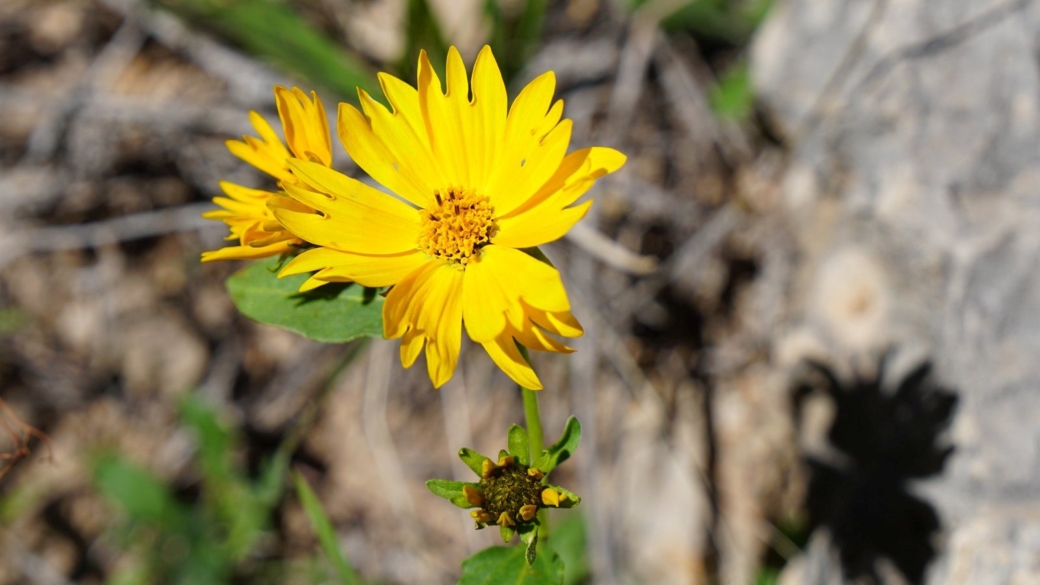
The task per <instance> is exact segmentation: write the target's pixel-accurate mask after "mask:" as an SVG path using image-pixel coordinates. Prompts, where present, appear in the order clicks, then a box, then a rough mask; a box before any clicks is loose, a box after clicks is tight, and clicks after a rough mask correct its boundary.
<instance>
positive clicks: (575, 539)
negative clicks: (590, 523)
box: [552, 512, 591, 585]
mask: <svg viewBox="0 0 1040 585" xmlns="http://www.w3.org/2000/svg"><path fill="white" fill-rule="evenodd" d="M552 528H553V531H552V548H553V550H555V551H556V552H557V553H559V555H560V558H561V559H563V566H564V568H565V571H564V578H563V583H564V585H577V584H578V583H584V582H586V581H587V580H588V578H589V575H590V574H591V573H590V569H589V559H588V535H587V534H586V530H585V518H584V517H582V515H581V513H579V512H569V513H568V512H564V513H559V514H553V526H552Z"/></svg>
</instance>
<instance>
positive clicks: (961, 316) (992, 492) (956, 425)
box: [752, 0, 1040, 583]
mask: <svg viewBox="0 0 1040 585" xmlns="http://www.w3.org/2000/svg"><path fill="white" fill-rule="evenodd" d="M1038 33H1040V7H1038V5H1037V3H1036V2H1032V1H1029V0H1015V1H1010V2H1009V1H1007V0H1004V1H992V0H945V1H942V2H939V1H935V0H890V1H885V0H876V1H874V2H868V1H865V0H788V1H786V2H783V3H782V4H780V5H778V6H777V7H776V9H775V10H774V12H773V14H772V15H771V16H770V18H769V20H768V21H767V22H766V24H765V25H764V27H763V29H762V30H761V31H760V34H759V36H758V37H757V39H756V42H755V44H754V47H753V53H752V72H753V79H754V82H755V85H756V88H757V91H758V93H759V96H760V98H761V105H762V106H763V108H764V110H765V111H766V113H767V115H768V117H769V119H770V120H771V121H772V122H773V124H774V125H775V128H776V130H777V132H778V133H779V134H780V135H781V136H782V137H783V138H784V140H785V141H786V142H787V144H788V146H789V149H790V153H791V162H790V166H789V169H788V171H787V177H786V180H785V181H784V184H783V195H784V200H785V204H786V205H785V210H786V213H787V216H788V217H787V219H788V220H789V222H790V224H791V225H792V226H793V229H794V230H795V231H796V232H797V233H798V235H799V236H798V237H799V239H800V244H801V247H802V252H803V253H804V257H803V260H802V262H801V266H800V268H799V269H798V270H799V271H800V274H799V275H798V278H799V281H800V282H806V283H809V284H808V285H807V286H805V287H796V289H795V291H794V292H792V298H791V299H790V301H791V304H792V306H794V307H796V308H797V310H796V311H795V314H794V315H793V316H792V318H791V319H790V323H789V325H790V326H791V327H792V328H793V329H797V330H798V331H799V332H800V334H804V333H805V331H806V330H809V331H810V332H811V334H812V335H814V336H815V337H817V338H818V339H820V340H821V341H822V342H824V343H825V345H826V346H827V347H829V348H831V349H830V352H831V353H832V358H834V359H847V358H849V357H850V356H862V355H864V354H866V353H870V352H872V351H879V350H880V349H881V348H883V347H887V346H893V345H895V346H897V347H901V348H907V347H911V348H917V349H918V350H919V353H920V352H921V351H923V352H924V353H926V354H927V355H929V356H930V357H931V358H932V359H933V360H934V361H935V363H936V374H937V376H938V377H939V378H940V379H941V380H942V382H943V383H944V384H945V385H947V386H949V387H952V388H954V389H956V390H957V391H958V393H959V395H960V403H959V408H958V410H957V413H956V417H955V420H954V422H953V425H952V428H951V432H950V440H951V441H952V443H953V444H954V446H955V449H956V450H955V451H954V453H953V455H952V456H951V457H950V458H949V459H948V461H947V464H946V467H945V470H944V471H943V473H942V474H941V475H939V476H937V477H934V478H930V479H928V480H927V481H924V482H922V483H921V485H919V486H916V487H917V488H919V491H920V493H923V494H925V497H926V499H928V501H929V502H931V503H932V504H933V505H934V506H935V507H936V509H937V511H938V512H939V515H940V517H941V518H942V522H943V525H944V530H943V536H942V538H941V539H940V543H939V544H940V551H941V552H940V554H939V555H938V557H937V558H936V560H935V561H934V562H933V563H932V565H931V567H930V569H929V571H928V576H927V578H926V582H928V583H1038V582H1040V574H1038V568H1037V567H1038V566H1040V504H1038V502H1040V359H1038V356H1040V103H1038V100H1040V67H1038V59H1037V49H1036V47H1037V43H1038V41H1040V34H1038ZM850 263H853V264H855V265H856V266H859V267H861V269H855V270H849V269H848V268H849V265H850ZM842 267H845V269H844V270H843V269H842ZM814 546H817V545H816V544H815V543H814ZM820 558H823V559H824V561H823V562H826V560H827V558H828V557H827V556H826V555H823V556H820V555H815V560H814V561H813V562H814V563H818V562H820V561H819V559H820ZM832 562H833V561H832ZM801 565H803V566H804V565H805V563H804V562H803V563H801ZM883 572H888V571H887V570H886V571H883ZM825 573H827V571H822V570H814V571H809V572H806V571H802V574H803V575H810V574H817V575H821V574H825ZM788 578H789V579H791V578H792V577H788ZM801 582H810V583H824V582H828V579H824V578H821V579H811V578H808V577H807V578H805V579H802V580H801Z"/></svg>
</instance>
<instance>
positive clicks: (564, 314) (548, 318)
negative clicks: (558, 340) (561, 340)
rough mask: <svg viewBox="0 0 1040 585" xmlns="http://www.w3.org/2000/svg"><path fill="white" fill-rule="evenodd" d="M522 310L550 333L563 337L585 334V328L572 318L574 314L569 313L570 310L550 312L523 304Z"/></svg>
mask: <svg viewBox="0 0 1040 585" xmlns="http://www.w3.org/2000/svg"><path fill="white" fill-rule="evenodd" d="M524 312H525V314H526V315H527V316H528V317H530V319H531V320H532V321H534V322H535V323H536V324H537V325H538V326H539V327H541V328H542V329H545V330H546V331H548V332H550V333H555V334H556V335H562V336H564V337H581V336H582V335H585V330H584V329H582V327H581V323H578V320H577V319H575V318H574V315H571V313H570V311H559V312H555V313H551V312H549V311H541V310H538V309H535V308H533V307H529V306H527V305H524Z"/></svg>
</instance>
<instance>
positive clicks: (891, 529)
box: [795, 357, 958, 583]
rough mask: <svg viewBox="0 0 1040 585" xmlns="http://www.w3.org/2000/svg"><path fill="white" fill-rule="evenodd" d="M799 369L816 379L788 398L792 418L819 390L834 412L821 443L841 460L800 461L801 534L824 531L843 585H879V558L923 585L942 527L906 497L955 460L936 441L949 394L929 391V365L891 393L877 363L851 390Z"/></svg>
mask: <svg viewBox="0 0 1040 585" xmlns="http://www.w3.org/2000/svg"><path fill="white" fill-rule="evenodd" d="M807 365H808V366H809V368H810V370H811V372H812V373H813V374H815V375H813V376H809V377H807V378H806V379H804V380H803V381H802V382H801V383H800V384H799V385H798V386H797V388H796V391H795V412H796V416H800V414H801V409H802V405H803V402H804V400H805V398H806V397H807V396H808V395H809V394H810V393H812V392H813V391H814V390H817V389H820V390H824V391H825V392H826V393H827V394H828V395H829V396H830V397H831V398H832V399H833V400H834V403H835V407H836V412H835V416H834V421H833V422H832V424H831V427H830V431H829V433H828V440H829V442H830V445H831V447H832V448H833V449H835V450H836V451H838V452H840V454H841V455H842V457H840V458H839V459H842V461H841V462H835V461H830V460H828V461H824V460H822V459H820V458H816V457H812V456H810V457H808V458H807V463H808V465H809V469H810V472H811V479H810V482H809V490H808V496H807V497H808V501H807V503H806V508H807V510H808V515H809V518H808V519H809V529H810V530H815V529H816V528H818V527H820V526H824V527H826V528H827V529H828V531H829V532H830V535H831V540H832V542H833V544H834V546H835V547H837V549H838V551H839V553H840V555H839V556H840V559H841V565H842V571H843V573H844V576H845V578H846V579H847V580H849V581H858V580H861V579H864V578H866V579H869V580H871V581H873V582H881V578H880V577H879V574H878V569H877V561H879V560H880V559H881V558H887V559H888V560H890V561H891V562H892V564H894V565H895V566H896V567H897V568H898V569H899V570H900V571H901V572H902V573H903V575H904V576H905V577H906V579H907V580H908V581H909V582H911V583H921V582H922V581H923V579H924V574H925V569H926V568H927V566H928V563H929V562H930V561H931V560H932V558H933V557H934V556H935V554H936V547H935V543H934V541H935V537H936V536H937V533H938V532H939V529H940V522H939V517H938V515H937V514H936V512H935V510H934V508H933V507H932V506H931V505H930V504H929V503H927V502H925V501H924V500H922V499H920V498H918V497H917V496H915V495H913V494H912V493H911V492H910V490H909V489H908V488H909V484H910V482H911V481H912V480H917V479H922V478H926V477H929V476H934V475H937V474H939V473H940V472H941V471H942V469H943V466H944V464H945V462H946V459H947V458H948V457H949V456H950V454H951V453H952V452H953V446H950V445H945V444H944V443H942V442H941V441H939V437H940V434H941V433H942V432H943V431H944V430H945V429H946V428H947V427H948V426H949V424H950V422H951V419H952V415H953V413H954V411H955V409H956V406H957V401H958V398H957V396H956V394H955V393H954V392H952V391H950V390H948V389H945V388H943V387H940V386H939V385H937V384H936V383H935V382H934V381H933V379H932V376H931V373H932V364H931V363H930V362H928V361H925V362H923V363H922V364H920V365H918V366H917V367H916V368H914V369H913V370H912V371H911V372H910V373H909V374H907V375H906V376H905V377H904V378H903V379H902V380H900V381H899V383H898V385H897V386H896V388H895V389H894V390H890V389H888V388H886V387H885V385H884V382H883V381H884V377H885V376H884V374H885V367H886V358H885V357H882V359H881V360H880V362H879V364H878V368H877V374H876V376H874V377H859V376H858V377H856V379H854V380H852V381H842V380H839V379H838V377H837V376H836V375H835V374H834V372H833V371H832V370H831V369H830V368H828V367H827V366H825V365H823V364H820V363H816V362H811V361H810V362H808V364H807ZM814 378H816V379H814Z"/></svg>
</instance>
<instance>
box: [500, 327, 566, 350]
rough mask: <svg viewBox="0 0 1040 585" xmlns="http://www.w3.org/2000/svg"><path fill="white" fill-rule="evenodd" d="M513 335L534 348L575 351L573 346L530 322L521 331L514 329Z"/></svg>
mask: <svg viewBox="0 0 1040 585" xmlns="http://www.w3.org/2000/svg"><path fill="white" fill-rule="evenodd" d="M512 335H513V337H514V338H516V340H517V341H519V342H520V343H522V344H523V345H526V346H527V347H529V348H531V349H534V350H538V351H551V352H555V353H574V349H573V348H570V347H568V346H566V345H564V344H562V343H560V342H559V341H557V340H556V339H553V338H552V337H550V336H548V335H546V334H545V332H544V331H542V330H541V329H539V328H538V327H534V326H533V325H531V324H530V323H528V324H527V326H526V327H525V328H524V329H523V330H521V331H513V332H512Z"/></svg>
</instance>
